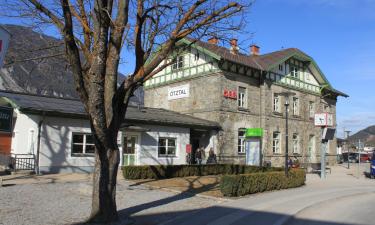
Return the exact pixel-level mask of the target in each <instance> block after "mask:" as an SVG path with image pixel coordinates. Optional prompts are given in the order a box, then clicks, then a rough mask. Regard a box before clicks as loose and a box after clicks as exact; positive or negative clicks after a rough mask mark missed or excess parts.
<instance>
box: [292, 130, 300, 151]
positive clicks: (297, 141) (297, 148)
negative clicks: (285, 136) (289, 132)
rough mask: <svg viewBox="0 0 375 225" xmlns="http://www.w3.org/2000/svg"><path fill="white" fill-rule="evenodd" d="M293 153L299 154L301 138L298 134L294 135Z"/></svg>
mask: <svg viewBox="0 0 375 225" xmlns="http://www.w3.org/2000/svg"><path fill="white" fill-rule="evenodd" d="M293 153H295V154H298V153H299V136H298V134H297V133H294V134H293Z"/></svg>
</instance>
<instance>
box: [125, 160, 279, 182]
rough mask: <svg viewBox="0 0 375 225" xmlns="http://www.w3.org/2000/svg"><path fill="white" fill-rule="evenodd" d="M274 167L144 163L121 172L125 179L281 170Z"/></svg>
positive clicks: (128, 167) (127, 167) (126, 167)
mask: <svg viewBox="0 0 375 225" xmlns="http://www.w3.org/2000/svg"><path fill="white" fill-rule="evenodd" d="M282 170H283V169H282V168H276V167H258V166H246V165H235V164H210V165H146V166H124V167H122V173H123V176H124V178H125V179H129V180H135V179H166V178H173V177H187V176H207V175H221V174H248V173H257V172H266V171H282Z"/></svg>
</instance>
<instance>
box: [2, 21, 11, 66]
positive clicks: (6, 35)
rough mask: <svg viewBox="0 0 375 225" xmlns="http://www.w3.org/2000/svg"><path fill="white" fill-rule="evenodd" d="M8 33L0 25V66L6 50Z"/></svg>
mask: <svg viewBox="0 0 375 225" xmlns="http://www.w3.org/2000/svg"><path fill="white" fill-rule="evenodd" d="M9 40H10V33H9V32H8V31H7V30H5V29H4V28H3V27H1V26H0V68H1V67H3V64H4V58H5V54H6V52H7V50H8V45H9Z"/></svg>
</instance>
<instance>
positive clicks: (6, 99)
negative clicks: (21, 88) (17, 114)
mask: <svg viewBox="0 0 375 225" xmlns="http://www.w3.org/2000/svg"><path fill="white" fill-rule="evenodd" d="M0 98H1V99H4V100H5V101H6V102H7V103H9V104H10V105H11V106H12V107H13V108H14V109H20V107H19V106H18V105H17V104H16V103H15V102H14V101H12V100H10V99H9V98H7V97H1V96H0Z"/></svg>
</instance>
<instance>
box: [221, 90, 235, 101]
mask: <svg viewBox="0 0 375 225" xmlns="http://www.w3.org/2000/svg"><path fill="white" fill-rule="evenodd" d="M224 97H226V98H231V99H237V91H232V90H228V89H224Z"/></svg>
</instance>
